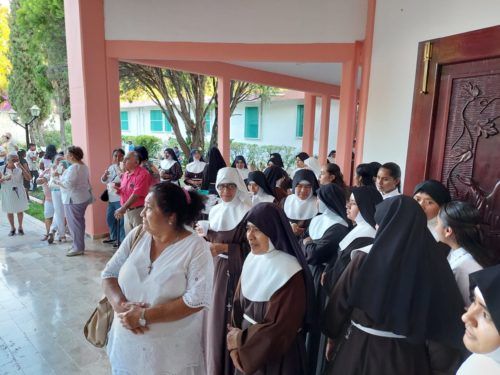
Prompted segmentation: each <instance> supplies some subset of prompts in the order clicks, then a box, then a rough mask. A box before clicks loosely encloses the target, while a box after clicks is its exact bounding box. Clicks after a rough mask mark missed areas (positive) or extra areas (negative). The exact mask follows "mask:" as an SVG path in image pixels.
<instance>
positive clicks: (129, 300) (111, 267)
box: [102, 183, 213, 375]
mask: <svg viewBox="0 0 500 375" xmlns="http://www.w3.org/2000/svg"><path fill="white" fill-rule="evenodd" d="M203 206H204V205H203V202H202V198H201V196H199V195H198V194H197V193H196V192H187V191H185V190H184V189H182V188H180V187H179V186H177V185H174V184H170V183H160V184H157V185H155V186H153V187H152V190H151V192H150V193H149V194H148V195H147V197H146V202H145V206H144V209H143V211H142V212H141V216H142V218H143V225H142V226H139V227H137V228H135V229H134V230H133V231H132V232H131V233H130V234H129V235H128V236H127V237H126V238H125V241H124V242H123V243H122V244H121V246H120V248H119V249H118V251H117V252H116V253H115V255H113V257H112V258H111V260H110V261H109V262H108V264H107V265H106V267H105V269H104V271H103V272H102V278H103V287H104V293H105V294H106V296H107V298H108V300H109V302H110V303H111V305H112V306H113V310H114V311H115V319H114V320H113V325H112V326H111V330H110V331H109V337H108V345H107V352H108V356H109V359H110V362H111V367H112V370H113V373H114V374H176V375H205V374H207V372H206V369H205V365H204V359H203V337H204V329H203V324H204V319H203V313H202V312H201V311H202V310H203V309H205V308H207V307H208V306H209V305H210V300H211V289H212V274H213V264H212V257H211V256H210V251H209V248H208V245H207V244H206V242H205V241H204V240H203V239H201V238H200V237H198V236H197V235H196V234H194V233H192V232H191V231H189V230H188V229H186V228H187V226H188V225H191V224H192V222H193V221H194V220H195V219H196V218H197V217H198V216H199V214H200V212H201V210H202V208H203Z"/></svg>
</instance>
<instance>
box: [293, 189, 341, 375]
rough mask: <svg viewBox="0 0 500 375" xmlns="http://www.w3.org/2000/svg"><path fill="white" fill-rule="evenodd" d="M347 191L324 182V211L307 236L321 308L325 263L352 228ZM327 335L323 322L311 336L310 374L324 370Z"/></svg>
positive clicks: (320, 192)
mask: <svg viewBox="0 0 500 375" xmlns="http://www.w3.org/2000/svg"><path fill="white" fill-rule="evenodd" d="M345 204H346V202H345V193H344V190H342V188H340V187H339V186H338V185H335V184H329V185H322V186H321V187H320V189H319V190H318V206H319V212H321V215H318V216H315V217H314V218H313V219H312V220H311V223H310V224H309V229H308V233H309V237H307V238H306V239H304V240H303V248H304V254H305V256H306V260H307V263H308V264H309V266H310V268H311V272H312V274H313V279H314V287H315V291H316V294H315V304H316V307H317V310H318V311H323V307H324V305H325V301H326V293H325V292H324V290H323V288H322V287H321V284H320V281H321V275H322V274H323V271H324V269H325V265H326V264H328V263H329V262H333V261H334V259H336V258H337V249H338V247H339V242H340V241H341V240H342V239H343V238H344V237H345V235H346V234H347V233H348V232H349V229H350V226H349V224H348V219H347V214H346V210H345ZM325 345H326V339H325V337H321V331H320V329H319V326H318V327H317V329H315V330H312V331H311V332H310V333H309V335H308V337H307V352H308V355H309V362H310V366H309V369H310V374H321V373H322V372H323V371H322V370H323V362H324V361H323V353H324V348H325Z"/></svg>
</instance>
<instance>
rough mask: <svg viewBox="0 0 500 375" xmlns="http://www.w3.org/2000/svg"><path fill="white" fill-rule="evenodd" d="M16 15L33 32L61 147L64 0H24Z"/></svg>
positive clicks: (65, 90)
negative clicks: (54, 114) (57, 122)
mask: <svg viewBox="0 0 500 375" xmlns="http://www.w3.org/2000/svg"><path fill="white" fill-rule="evenodd" d="M17 18H18V24H19V27H20V28H21V29H22V30H24V32H32V36H33V41H34V42H35V43H37V44H38V45H39V47H40V53H41V54H42V56H43V58H44V63H45V64H44V65H45V76H46V80H47V81H48V82H49V83H50V91H51V94H52V97H53V99H54V101H55V104H56V109H57V114H58V117H59V121H60V124H61V127H60V137H61V146H62V147H64V146H66V145H67V141H66V132H65V126H64V124H65V123H66V121H67V120H68V119H69V118H70V105H69V86H68V67H67V53H66V32H65V28H64V0H23V1H22V2H21V7H20V8H19V10H18V12H17ZM70 142H71V140H70Z"/></svg>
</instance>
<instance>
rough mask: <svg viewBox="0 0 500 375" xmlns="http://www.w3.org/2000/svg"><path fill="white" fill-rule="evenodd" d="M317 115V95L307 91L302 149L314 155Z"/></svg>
mask: <svg viewBox="0 0 500 375" xmlns="http://www.w3.org/2000/svg"><path fill="white" fill-rule="evenodd" d="M315 116H316V97H315V96H314V95H312V94H309V93H306V94H305V97H304V129H303V132H302V151H304V152H307V153H308V154H309V155H311V156H312V155H313V148H314V121H315Z"/></svg>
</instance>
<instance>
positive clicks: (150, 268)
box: [148, 233, 181, 275]
mask: <svg viewBox="0 0 500 375" xmlns="http://www.w3.org/2000/svg"><path fill="white" fill-rule="evenodd" d="M180 237H181V234H180V233H178V234H177V236H176V237H175V239H174V240H173V241H171V242H170V243H168V244H167V245H166V246H165V247H164V248H163V250H162V252H161V253H160V254H158V256H157V257H156V259H158V258H159V256H160V255H161V254H162V253H163V251H165V249H166V248H167V247H169V246H172V245H173V244H175V243H176V242H178V241H179V239H180ZM156 259H155V260H156ZM152 270H153V261H152V260H151V256H150V257H149V266H148V275H149V274H151V271H152Z"/></svg>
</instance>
